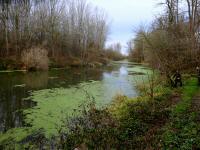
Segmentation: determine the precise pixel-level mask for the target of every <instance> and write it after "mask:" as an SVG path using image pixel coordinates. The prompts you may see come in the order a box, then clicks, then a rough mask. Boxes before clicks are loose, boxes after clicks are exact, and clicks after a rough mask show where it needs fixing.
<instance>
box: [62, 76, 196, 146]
mask: <svg viewBox="0 0 200 150" xmlns="http://www.w3.org/2000/svg"><path fill="white" fill-rule="evenodd" d="M184 80H185V82H184V86H183V87H181V88H178V89H171V88H169V87H166V85H165V84H164V83H162V82H159V86H158V87H157V88H155V93H154V95H155V97H154V98H153V99H151V98H150V97H149V96H148V95H142V96H140V97H138V98H135V99H130V98H127V97H125V96H118V97H116V99H115V101H114V103H113V105H112V106H111V107H109V108H107V109H103V110H99V109H96V107H94V105H92V106H90V109H89V111H88V112H84V113H83V117H81V118H76V119H75V120H76V121H77V122H76V123H74V124H73V125H74V126H73V127H71V132H69V134H68V136H67V138H66V139H64V140H63V141H60V142H61V143H62V146H63V147H64V148H75V147H79V148H81V147H88V148H89V149H94V148H95V147H96V148H97V147H98V148H102V149H112V148H114V149H115V148H116V149H121V148H125V149H199V148H200V145H199V143H200V138H199V135H200V124H199V121H198V118H199V113H200V111H199V109H198V110H197V109H194V108H195V107H194V105H193V97H194V96H195V95H196V94H197V93H198V92H199V87H198V85H197V79H196V78H194V77H187V78H184ZM85 120H86V121H85Z"/></svg>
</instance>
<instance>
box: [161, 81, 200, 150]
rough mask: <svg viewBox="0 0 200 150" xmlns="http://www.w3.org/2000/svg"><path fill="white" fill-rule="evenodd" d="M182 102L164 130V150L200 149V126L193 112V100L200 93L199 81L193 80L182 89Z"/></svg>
mask: <svg viewBox="0 0 200 150" xmlns="http://www.w3.org/2000/svg"><path fill="white" fill-rule="evenodd" d="M180 91H181V93H182V96H181V98H182V99H181V101H180V102H179V103H178V104H177V105H176V106H175V107H173V108H172V111H171V117H170V122H169V123H168V124H167V125H166V126H165V128H164V129H163V134H162V140H163V147H164V149H183V150H184V149H185V150H188V149H194V148H200V135H199V131H200V126H199V124H198V123H197V122H196V117H197V112H195V111H194V110H192V98H193V96H194V95H195V94H196V93H197V92H198V91H199V87H198V86H197V81H196V79H195V78H191V79H189V80H187V81H186V83H185V86H184V87H183V88H181V89H180Z"/></svg>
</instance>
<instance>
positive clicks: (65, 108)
mask: <svg viewBox="0 0 200 150" xmlns="http://www.w3.org/2000/svg"><path fill="white" fill-rule="evenodd" d="M148 71H149V70H148V68H146V67H143V66H141V65H140V64H136V63H131V62H128V61H126V60H125V61H119V62H112V63H111V64H109V65H108V66H107V67H104V68H98V69H95V68H90V69H80V68H72V69H52V70H51V71H48V72H32V73H30V72H21V71H15V72H9V71H7V72H0V142H2V141H5V140H6V139H8V138H11V137H12V138H14V139H15V140H16V141H17V140H21V139H23V138H24V137H26V136H27V135H28V134H30V133H32V132H34V131H37V130H42V131H43V132H44V133H45V135H46V136H47V137H51V136H52V135H54V134H56V133H57V132H58V129H59V127H60V126H61V124H62V123H63V120H65V119H66V118H68V117H70V116H72V115H74V113H75V112H76V110H78V109H79V108H80V106H81V105H83V104H85V103H87V102H88V101H90V100H94V101H95V102H96V105H97V106H98V107H105V106H106V105H109V104H110V103H111V102H112V100H113V98H114V97H115V96H116V95H118V94H120V95H126V96H128V97H136V96H137V95H138V92H137V90H136V83H137V82H138V80H140V79H141V78H143V77H144V75H145V73H147V72H148ZM19 136H20V137H19Z"/></svg>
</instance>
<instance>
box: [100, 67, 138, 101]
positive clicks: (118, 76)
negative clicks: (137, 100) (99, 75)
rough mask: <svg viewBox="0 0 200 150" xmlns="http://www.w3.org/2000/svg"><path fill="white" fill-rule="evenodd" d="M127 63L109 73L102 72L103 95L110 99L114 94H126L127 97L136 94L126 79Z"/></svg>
mask: <svg viewBox="0 0 200 150" xmlns="http://www.w3.org/2000/svg"><path fill="white" fill-rule="evenodd" d="M128 78H129V76H128V70H127V65H123V66H121V67H120V68H119V70H118V71H112V72H111V73H107V72H105V73H103V83H104V84H103V85H104V89H105V92H104V94H105V96H109V97H110V99H112V98H113V97H114V96H116V94H118V95H126V96H128V97H135V96H136V95H137V92H136V89H135V87H134V85H133V84H132V83H131V82H129V80H128Z"/></svg>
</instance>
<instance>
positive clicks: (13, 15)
mask: <svg viewBox="0 0 200 150" xmlns="http://www.w3.org/2000/svg"><path fill="white" fill-rule="evenodd" d="M0 33H1V34H0V57H2V58H12V60H13V59H15V60H18V61H21V60H23V59H22V58H21V57H22V54H23V53H24V52H27V53H28V54H27V55H29V54H30V53H32V54H33V53H35V52H34V51H35V50H33V52H30V51H31V50H29V49H34V48H35V49H37V50H40V49H43V50H46V51H47V54H48V57H50V58H54V60H55V61H62V63H64V61H67V59H66V58H68V59H69V60H68V61H72V60H74V59H73V58H74V57H75V58H78V59H79V60H80V61H81V62H87V61H89V60H88V59H89V55H90V52H91V53H93V54H94V53H95V54H98V55H99V56H100V57H102V55H104V51H103V50H104V46H105V42H106V39H107V35H108V22H107V17H106V14H105V12H104V11H103V10H101V9H98V8H96V7H94V6H92V5H90V4H89V3H87V1H85V0H0ZM38 47H39V48H38ZM43 50H42V51H43ZM42 53H43V52H42ZM23 57H26V55H24V54H23ZM32 57H34V56H32ZM59 63H60V62H59Z"/></svg>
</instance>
